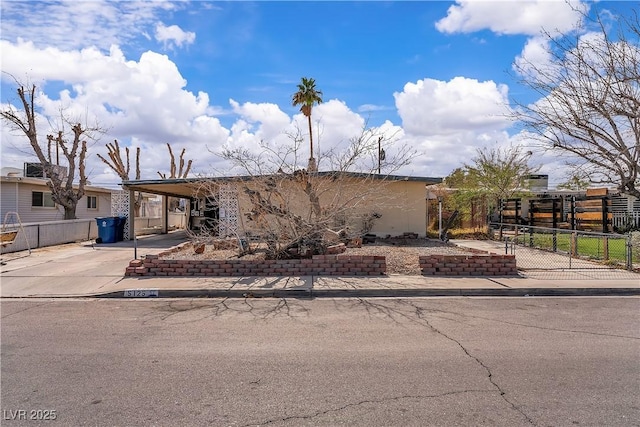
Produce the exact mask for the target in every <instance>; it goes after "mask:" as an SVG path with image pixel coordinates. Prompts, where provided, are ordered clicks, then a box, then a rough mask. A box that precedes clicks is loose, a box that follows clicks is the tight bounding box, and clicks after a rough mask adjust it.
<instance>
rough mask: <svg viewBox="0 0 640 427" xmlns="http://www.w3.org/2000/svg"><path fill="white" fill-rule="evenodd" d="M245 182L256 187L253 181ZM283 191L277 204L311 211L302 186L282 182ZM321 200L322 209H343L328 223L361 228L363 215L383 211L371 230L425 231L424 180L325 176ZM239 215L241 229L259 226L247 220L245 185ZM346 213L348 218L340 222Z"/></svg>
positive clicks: (301, 212)
mask: <svg viewBox="0 0 640 427" xmlns="http://www.w3.org/2000/svg"><path fill="white" fill-rule="evenodd" d="M244 185H247V186H250V187H251V188H253V189H255V188H257V187H255V186H254V185H252V184H250V183H246V184H244ZM281 185H282V188H281V190H280V193H281V194H284V195H286V196H285V197H286V198H285V199H279V200H278V201H277V203H278V204H282V205H286V206H288V208H287V209H288V210H292V211H294V212H295V213H297V214H298V215H300V216H302V217H306V216H308V215H309V209H310V208H309V200H308V197H307V196H306V194H304V192H303V189H302V187H301V186H297V185H296V184H295V183H292V182H283V183H281ZM317 189H318V196H319V199H320V204H321V206H322V208H323V209H328V210H334V211H336V212H342V213H338V214H335V217H334V219H335V220H336V221H335V223H334V224H328V227H331V228H333V229H336V230H338V229H340V228H343V227H345V226H349V227H350V228H351V229H352V230H359V229H361V228H362V222H363V217H365V216H367V215H369V214H371V213H374V212H375V213H377V214H380V218H378V219H376V220H374V222H373V227H372V229H371V231H370V232H371V233H373V234H376V235H378V236H382V237H384V236H387V235H391V236H398V235H401V234H403V233H416V234H418V235H419V236H425V235H426V204H425V197H426V190H425V184H424V182H418V181H396V182H384V181H378V180H367V181H362V180H357V179H349V180H347V179H343V180H337V181H333V180H331V179H325V180H324V182H321V183H319V184H318V185H317ZM238 201H239V210H240V216H241V219H240V218H239V224H238V228H239V230H242V229H244V231H247V230H248V231H252V230H254V229H255V228H256V224H255V222H253V221H248V220H247V219H246V218H247V217H246V214H247V213H248V212H249V211H250V209H251V202H250V201H249V198H248V196H247V195H246V193H245V192H244V190H243V189H242V188H240V190H239V192H238ZM342 217H344V218H345V221H344V222H340V219H341V218H342Z"/></svg>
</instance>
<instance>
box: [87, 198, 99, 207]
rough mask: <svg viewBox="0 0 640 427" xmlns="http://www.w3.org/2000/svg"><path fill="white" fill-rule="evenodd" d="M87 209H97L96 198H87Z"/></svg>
mask: <svg viewBox="0 0 640 427" xmlns="http://www.w3.org/2000/svg"><path fill="white" fill-rule="evenodd" d="M87 209H98V196H87Z"/></svg>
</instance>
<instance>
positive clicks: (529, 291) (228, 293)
mask: <svg viewBox="0 0 640 427" xmlns="http://www.w3.org/2000/svg"><path fill="white" fill-rule="evenodd" d="M124 292H125V291H124V290H122V291H113V292H108V293H102V294H85V295H31V296H18V297H11V296H10V297H2V299H31V298H104V299H158V298H309V299H311V298H411V297H563V296H566V297H602V296H640V288H637V287H636V288H505V289H496V288H476V289H450V288H449V289H447V288H440V289H438V288H436V289H159V290H158V296H153V297H142V298H132V297H126V296H125V295H124Z"/></svg>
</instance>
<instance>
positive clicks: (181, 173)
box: [158, 142, 193, 210]
mask: <svg viewBox="0 0 640 427" xmlns="http://www.w3.org/2000/svg"><path fill="white" fill-rule="evenodd" d="M167 148H168V149H169V156H170V157H171V161H170V163H169V176H168V177H167V174H166V173H161V172H160V171H158V175H160V178H162V179H174V178H186V177H187V175H189V172H190V171H191V165H192V164H193V160H189V161H188V162H187V163H186V168H185V162H184V154H185V152H186V149H185V148H183V149H182V151H181V152H180V160H179V164H178V165H177V166H176V158H175V156H174V155H173V150H172V149H171V144H169V143H168V142H167ZM168 203H169V209H170V210H174V209H176V208H177V207H178V206H179V204H180V200H179V199H176V198H175V197H170V198H169V200H168Z"/></svg>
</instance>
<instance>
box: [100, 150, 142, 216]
mask: <svg viewBox="0 0 640 427" xmlns="http://www.w3.org/2000/svg"><path fill="white" fill-rule="evenodd" d="M106 147H107V153H108V156H109V159H106V158H104V157H102V155H101V154H98V157H99V158H100V160H102V162H103V163H104V164H106V165H107V166H109V167H110V168H111V170H113V171H114V172H115V173H116V174H118V176H119V177H120V179H121V180H123V181H129V171H130V163H129V147H125V154H126V163H125V161H124V160H123V159H122V153H121V151H120V145H119V144H118V140H117V139H116V140H114V141H113V143H107V144H106ZM136 179H140V147H136ZM133 206H134V210H135V216H140V207H141V206H142V193H140V192H137V193H136V195H135V197H134V200H133Z"/></svg>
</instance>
